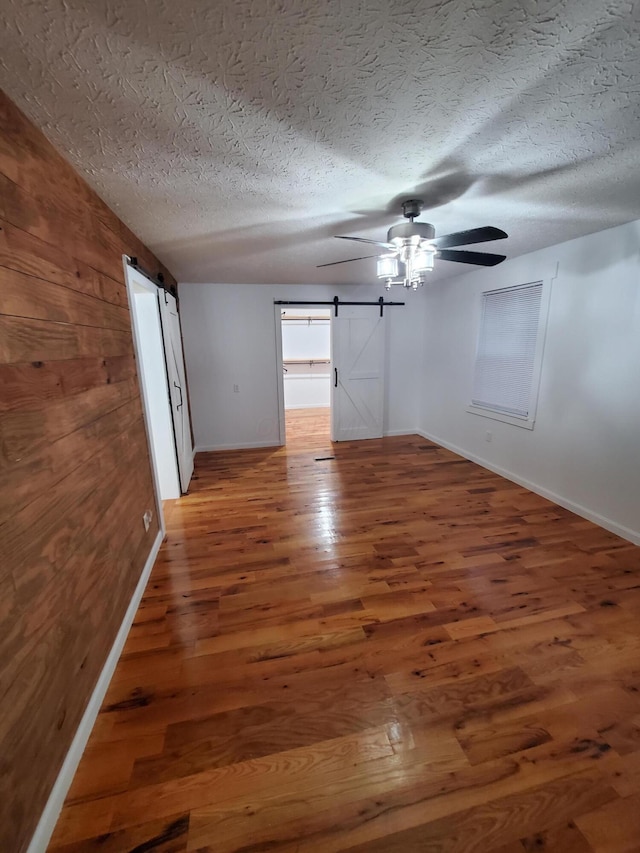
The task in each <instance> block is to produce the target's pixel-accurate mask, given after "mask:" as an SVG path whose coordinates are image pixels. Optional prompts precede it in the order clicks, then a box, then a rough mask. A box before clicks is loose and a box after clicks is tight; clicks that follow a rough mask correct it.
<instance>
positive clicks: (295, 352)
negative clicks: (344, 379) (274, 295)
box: [280, 305, 331, 446]
mask: <svg viewBox="0 0 640 853" xmlns="http://www.w3.org/2000/svg"><path fill="white" fill-rule="evenodd" d="M330 310H331V309H329V308H312V307H309V306H307V305H301V306H299V307H297V306H295V305H294V306H287V307H286V308H282V309H280V326H281V333H282V375H283V394H284V416H285V431H286V442H287V444H292V443H295V444H302V445H305V446H311V445H313V444H316V443H326V442H328V441H329V440H330V432H331V313H330Z"/></svg>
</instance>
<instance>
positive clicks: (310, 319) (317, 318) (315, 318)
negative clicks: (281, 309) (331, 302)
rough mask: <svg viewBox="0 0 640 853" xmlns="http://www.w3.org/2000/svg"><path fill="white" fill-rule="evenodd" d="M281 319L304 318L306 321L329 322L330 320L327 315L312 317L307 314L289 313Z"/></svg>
mask: <svg viewBox="0 0 640 853" xmlns="http://www.w3.org/2000/svg"><path fill="white" fill-rule="evenodd" d="M281 319H282V320H284V321H289V320H304V321H305V322H307V323H329V322H330V318H329V317H312V316H311V315H307V314H289V315H285V316H283V317H282V318H281Z"/></svg>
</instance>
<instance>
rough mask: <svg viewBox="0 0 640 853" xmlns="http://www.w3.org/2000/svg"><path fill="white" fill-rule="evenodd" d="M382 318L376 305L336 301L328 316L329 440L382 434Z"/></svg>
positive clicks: (379, 435)
mask: <svg viewBox="0 0 640 853" xmlns="http://www.w3.org/2000/svg"><path fill="white" fill-rule="evenodd" d="M385 346H386V333H385V317H381V316H380V311H379V309H378V307H377V306H375V307H374V306H368V305H344V306H343V305H341V306H340V307H339V309H338V316H337V317H332V318H331V361H332V365H331V366H332V376H331V380H332V383H331V394H332V400H331V439H332V441H349V440H353V439H363V438H381V437H382V430H383V416H384V361H385Z"/></svg>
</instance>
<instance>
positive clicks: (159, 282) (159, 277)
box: [127, 257, 178, 299]
mask: <svg viewBox="0 0 640 853" xmlns="http://www.w3.org/2000/svg"><path fill="white" fill-rule="evenodd" d="M127 263H128V264H129V266H130V267H133V268H134V270H137V271H138V272H139V273H142V275H143V276H144V277H145V278H148V279H149V281H150V282H152V283H153V284H155V285H156V286H157V287H161V288H162V290H165V291H166V290H168V291H169V293H171V294H172V295H173V296H175V297H176V299H177V298H178V291H177V289H176V286H175V284H170V285H169V286H168V287H167V285H166V284H165V281H164V275H163V274H162V273H161V272H158V273H156V275H154V274H153V273H150V272H149V270H146V269H145V268H144V267H142V266H140V264H139V263H138V259H137V258H136V257H132V258H129V257H127Z"/></svg>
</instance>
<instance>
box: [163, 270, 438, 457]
mask: <svg viewBox="0 0 640 853" xmlns="http://www.w3.org/2000/svg"><path fill="white" fill-rule="evenodd" d="M398 291H400V292H398ZM336 295H337V296H339V297H340V298H341V299H347V300H358V301H360V300H362V301H370V300H372V301H375V300H377V299H378V297H379V296H382V295H384V296H385V299H386V298H390V299H392V300H393V301H396V302H405V303H406V306H405V307H404V308H388V309H386V310H387V311H388V319H389V348H388V354H387V365H386V389H385V396H386V400H385V432H386V433H387V434H391V433H397V434H401V433H412V432H415V430H416V428H417V424H418V385H417V380H418V369H417V368H418V359H419V358H420V354H421V346H422V344H421V335H422V325H423V317H422V311H421V310H417V306H418V305H419V303H420V301H421V300H422V299H423V293H421V292H419V293H413V292H410V293H407V292H405V291H404V290H402V289H400V288H396V289H394V291H392V292H391V294H387V293H386V291H384V288H382V287H379V286H377V285H372V286H365V285H353V286H350V287H348V286H345V287H333V286H328V285H327V286H323V285H282V286H281V285H266V284H257V285H249V284H235V285H230V284H180V315H181V321H182V330H183V336H184V348H185V357H186V364H187V375H188V380H189V392H190V401H191V413H192V415H193V430H194V436H195V443H196V448H197V449H200V450H202V449H221V448H224V447H255V446H259V445H262V446H269V445H276V444H278V443H279V424H278V398H277V382H278V377H277V373H276V333H275V322H276V320H275V313H274V306H273V302H274V300H275V299H318V300H321V301H327V300H331V299H333V297H334V296H336ZM372 310H375V309H372ZM234 385H236V386H237V387H238V391H237V392H234V390H233V389H234Z"/></svg>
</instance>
